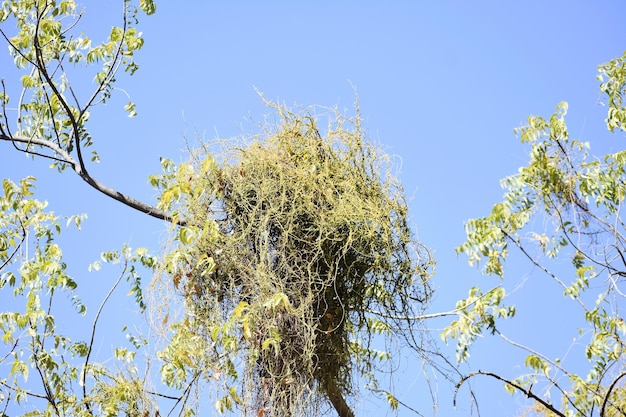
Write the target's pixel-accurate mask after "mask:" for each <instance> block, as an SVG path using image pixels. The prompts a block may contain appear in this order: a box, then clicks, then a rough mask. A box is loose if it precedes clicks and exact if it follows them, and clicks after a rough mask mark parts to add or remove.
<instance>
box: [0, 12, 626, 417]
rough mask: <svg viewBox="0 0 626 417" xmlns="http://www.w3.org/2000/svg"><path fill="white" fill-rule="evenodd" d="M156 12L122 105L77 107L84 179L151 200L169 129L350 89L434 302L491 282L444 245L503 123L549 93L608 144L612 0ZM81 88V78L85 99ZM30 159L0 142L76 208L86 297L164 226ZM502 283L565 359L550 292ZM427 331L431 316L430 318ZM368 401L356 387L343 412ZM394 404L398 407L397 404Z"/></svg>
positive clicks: (543, 107)
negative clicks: (389, 160)
mask: <svg viewBox="0 0 626 417" xmlns="http://www.w3.org/2000/svg"><path fill="white" fill-rule="evenodd" d="M85 3H86V14H85V18H84V19H85V20H84V23H85V24H86V25H87V30H88V31H89V32H90V33H92V30H96V31H100V32H97V33H104V32H106V28H108V27H110V26H111V25H112V24H113V23H114V22H119V15H120V13H119V11H120V10H121V5H117V3H118V2H116V1H107V2H100V1H95V0H86V1H85ZM111 4H116V6H115V7H111V6H110V5H111ZM157 6H158V9H157V13H156V14H155V15H154V16H151V17H145V16H144V17H141V18H140V19H141V21H140V26H139V27H140V30H142V31H143V33H144V37H145V40H146V44H145V47H144V48H143V50H142V51H141V52H140V54H139V56H138V62H139V64H140V66H141V68H140V70H139V72H137V74H136V75H135V76H134V77H132V78H130V79H129V78H128V77H126V76H120V77H119V80H120V82H119V83H118V87H120V88H123V89H124V90H125V92H127V93H128V94H130V96H131V97H132V99H133V100H134V101H135V102H136V105H137V111H138V116H137V117H136V118H135V119H128V118H126V116H125V114H124V112H123V110H122V106H123V104H124V103H126V101H127V98H126V96H125V95H124V93H122V92H119V93H117V94H116V95H115V97H114V99H113V100H112V101H111V102H110V103H109V105H108V106H107V107H99V108H96V109H95V110H94V111H93V112H92V119H91V122H90V127H91V129H92V135H93V137H94V142H95V149H97V150H98V152H99V153H100V155H101V158H102V162H101V163H100V164H99V165H97V166H94V167H92V168H91V171H92V174H93V175H94V176H95V177H96V178H98V179H99V180H101V181H103V182H104V183H106V184H108V185H110V186H112V187H114V188H117V189H119V190H120V191H122V192H125V193H128V194H130V195H132V196H134V197H136V198H138V199H140V200H144V201H147V202H153V203H154V202H155V195H156V193H155V192H154V191H153V190H152V189H151V188H150V186H149V185H148V182H147V178H148V175H150V174H153V173H157V172H159V170H160V166H159V157H167V158H171V159H173V160H174V161H177V162H178V161H182V160H184V159H185V158H186V151H185V148H186V144H185V140H184V138H185V137H187V138H188V139H190V140H191V143H192V144H193V141H194V140H195V139H194V138H195V137H196V136H197V135H199V136H201V137H205V138H214V137H218V136H219V137H231V136H234V135H238V134H240V133H242V132H245V133H254V121H258V120H262V119H263V117H264V115H266V114H268V113H269V109H268V108H266V107H264V105H263V103H262V102H261V99H260V98H259V97H258V95H257V93H256V92H255V88H256V89H258V90H259V91H261V92H262V93H263V94H264V95H265V97H266V98H268V99H272V100H279V101H281V102H284V103H286V104H287V105H303V106H308V105H321V106H335V105H336V106H338V107H339V108H341V109H344V108H345V109H347V110H348V112H350V111H351V109H352V104H353V102H354V99H355V94H354V91H355V90H356V91H357V92H358V95H359V101H360V107H361V112H362V116H363V117H364V120H365V129H366V130H367V131H368V133H369V136H370V137H371V139H372V140H374V141H376V142H377V143H379V144H381V145H383V146H384V147H385V148H386V149H387V150H388V152H389V153H391V154H392V155H394V156H395V158H396V160H397V161H398V162H399V163H401V171H400V175H399V176H400V179H401V181H402V183H403V184H404V187H405V190H406V192H407V194H408V195H409V197H410V207H411V219H412V224H413V225H414V227H415V230H416V233H417V236H418V237H419V239H420V240H421V241H423V242H424V243H425V244H426V245H427V246H428V247H430V248H432V249H433V250H434V251H435V255H436V258H437V262H438V264H437V275H436V276H435V278H434V281H433V283H434V286H435V287H436V288H437V290H438V292H437V296H436V300H435V302H434V303H433V307H432V311H433V312H435V311H446V310H450V309H452V308H453V307H454V303H455V301H456V300H458V299H460V298H462V297H464V296H465V295H466V293H467V291H468V289H469V288H470V287H471V286H472V285H476V284H480V285H481V286H482V287H483V288H490V287H492V286H495V285H497V282H496V281H495V280H494V279H493V278H491V279H490V278H486V277H483V276H481V275H480V273H479V272H478V271H477V270H475V269H471V268H469V267H467V264H466V259H465V258H464V257H457V256H456V255H455V253H454V248H455V247H456V246H457V245H459V244H460V243H462V242H463V239H464V229H463V225H464V221H465V220H467V219H468V218H471V217H477V216H481V215H485V214H487V213H488V210H489V209H490V208H491V205H492V204H493V203H495V202H497V201H498V199H499V198H500V197H501V195H502V190H501V189H500V187H499V183H498V181H499V179H500V178H502V177H504V176H507V175H510V174H513V173H515V172H516V171H517V168H518V167H519V166H521V165H524V164H525V163H526V161H527V155H526V151H527V149H525V148H524V147H523V146H522V145H520V143H519V141H518V140H517V139H516V137H515V136H514V135H513V128H514V127H517V126H520V125H521V124H522V123H523V122H524V121H525V119H526V117H527V116H529V115H531V114H537V115H543V116H546V117H549V115H550V114H551V112H552V111H553V110H554V108H555V107H556V105H557V104H558V103H559V101H561V100H565V101H568V102H569V113H568V117H567V120H568V122H569V127H570V132H571V135H572V136H573V137H574V138H577V139H581V140H587V141H590V142H591V145H592V152H594V151H595V152H597V153H598V154H601V153H603V152H606V151H608V150H613V151H615V150H618V149H623V147H624V146H623V142H621V141H622V140H623V138H622V137H617V136H610V135H609V134H608V133H607V131H606V128H605V126H604V123H603V120H604V118H605V112H606V108H605V107H602V106H601V105H600V101H601V97H600V96H599V92H598V91H599V90H598V82H597V81H596V79H595V76H596V66H597V65H598V64H600V63H602V62H605V61H608V60H609V59H611V58H614V57H617V56H619V55H621V54H622V52H623V51H624V49H626V25H624V16H626V3H624V2H623V1H621V0H611V1H608V0H607V1H595V2H591V1H582V0H580V1H579V0H574V1H572V0H570V1H561V0H559V1H543V0H528V1H473V2H466V1H440V2H435V1H432V2H427V1H388V2H383V1H378V2H376V1H327V0H317V1H199V0H193V1H192V0H179V1H160V2H157ZM116 19H117V20H116ZM94 37H95V38H96V39H97V36H94ZM3 50H4V49H3ZM13 75H14V71H13V70H12V69H11V59H10V57H9V56H8V54H6V53H4V55H0V77H3V78H5V82H7V83H9V85H11V84H10V83H15V78H14V77H13ZM12 77H13V78H12ZM90 79H91V75H89V76H87V77H85V80H87V81H89V80H90ZM13 85H15V84H13ZM89 86H90V84H88V82H87V83H83V84H82V87H83V88H84V89H83V91H84V92H85V94H87V91H88V88H89ZM14 96H16V95H15V94H14ZM47 165H48V162H46V161H42V160H36V161H35V162H31V161H30V160H28V159H26V158H24V157H23V156H22V155H20V154H18V153H16V152H14V150H13V148H12V147H11V146H10V144H8V143H0V178H5V177H9V178H12V179H16V180H17V179H19V178H21V177H23V176H24V175H28V174H30V175H35V176H36V177H37V178H38V179H39V181H38V196H39V198H42V199H47V200H48V201H49V203H50V207H51V208H52V209H53V210H54V211H56V212H57V213H59V214H64V215H70V214H75V213H83V212H84V213H87V214H88V219H87V221H86V223H85V225H84V230H83V231H82V232H80V233H70V234H68V235H67V240H64V242H65V244H66V246H65V248H64V249H65V252H66V253H67V256H68V262H69V263H70V268H71V270H72V271H74V273H75V274H76V276H77V278H78V279H79V280H80V283H81V284H82V288H83V291H89V292H90V293H91V294H92V295H93V296H95V297H94V300H98V299H100V298H101V297H100V296H101V295H102V292H103V291H104V290H105V289H106V288H108V285H110V283H112V282H113V280H114V278H115V270H110V271H108V272H101V273H99V275H97V274H94V273H91V274H90V273H87V272H86V267H87V265H88V264H89V263H90V262H91V261H93V260H95V259H97V257H98V254H99V253H100V252H101V251H104V250H110V249H115V248H119V247H120V246H121V244H122V243H123V242H128V243H129V244H130V245H131V246H133V247H139V246H146V247H149V248H150V249H152V250H154V251H155V252H159V251H160V245H161V242H162V240H163V239H164V237H165V236H166V230H167V226H166V225H164V224H163V223H162V222H160V221H157V220H154V219H151V218H148V217H147V216H145V215H143V214H141V213H139V212H134V211H132V210H131V209H129V208H127V207H124V206H121V205H120V204H119V203H117V202H115V201H112V200H110V199H108V198H107V197H105V196H104V195H101V194H99V193H98V192H96V191H95V190H93V189H91V188H89V187H88V186H87V184H85V183H82V181H81V180H80V179H78V178H77V177H76V176H75V175H73V174H72V173H71V172H67V173H65V174H63V175H59V174H57V173H56V172H54V171H52V170H47V169H46V168H45V167H46V166H47ZM509 279H510V281H509V282H507V283H506V286H507V287H508V288H510V289H513V288H517V287H520V288H519V289H518V290H517V292H516V293H515V295H514V298H515V300H516V302H517V303H519V307H518V311H519V316H518V317H517V318H516V319H515V320H514V321H513V322H512V323H511V324H510V325H509V326H508V327H507V328H506V329H505V330H507V331H508V332H509V334H511V335H512V336H515V337H516V338H518V339H519V340H521V341H523V342H524V343H525V344H528V345H531V346H533V347H535V348H537V349H539V350H547V351H548V352H551V353H553V354H554V355H557V356H558V355H565V353H566V352H567V350H568V348H569V347H570V345H571V344H572V340H571V337H572V335H574V334H575V333H572V332H571V328H572V326H574V328H575V325H573V324H571V323H568V317H569V315H568V312H567V310H563V309H562V307H561V306H560V305H558V304H554V303H553V302H552V300H553V298H551V297H559V296H560V289H558V288H556V287H555V286H554V285H553V283H552V282H551V281H549V280H548V279H547V278H546V277H544V276H542V275H541V274H540V273H538V272H536V271H533V269H532V268H531V267H530V266H528V265H525V264H519V266H517V264H516V269H515V270H513V271H511V274H510V275H509ZM490 280H491V281H490ZM123 292H124V291H121V293H122V296H123ZM548 300H550V301H548ZM109 307H110V308H109V309H108V310H107V311H105V313H107V314H110V317H111V319H110V322H109V326H110V327H107V329H108V330H107V331H106V332H105V333H107V334H105V335H104V336H103V337H104V338H103V339H100V342H99V343H100V344H99V347H100V349H101V350H102V352H105V353H104V354H106V349H107V348H108V346H109V342H108V339H107V338H108V337H113V336H111V335H112V334H113V333H116V334H117V333H119V327H121V326H118V325H117V324H116V323H117V321H115V320H122V319H123V318H125V317H126V316H127V315H128V313H127V309H128V308H132V306H131V303H130V301H128V300H126V299H124V298H123V297H120V298H119V299H116V301H115V304H113V305H112V306H109ZM444 324H445V322H444V321H437V322H436V323H433V328H437V327H441V326H443V325H444ZM568 325H569V327H568ZM116 326H118V327H116ZM565 330H570V332H569V333H566V332H565ZM109 332H110V333H109ZM450 352H452V350H450ZM521 358H522V356H521V355H517V354H513V353H509V352H508V351H506V350H503V345H502V344H501V343H499V342H497V341H496V340H495V339H493V338H485V339H483V340H480V341H479V342H478V343H477V344H476V346H475V347H474V349H473V350H472V357H471V369H474V370H476V369H483V370H489V371H496V372H501V373H502V374H503V375H505V376H509V377H514V376H516V375H519V374H520V372H521V365H522V364H523V362H522V359H521ZM416 369H417V365H415V368H412V367H411V366H410V362H407V366H406V367H405V370H403V371H402V372H401V374H402V375H400V377H399V380H398V382H397V384H396V388H397V394H398V396H399V398H400V399H401V400H402V401H403V402H406V403H407V404H409V405H411V406H412V407H414V408H417V409H419V410H420V411H423V412H424V413H425V414H426V415H429V413H430V409H429V406H428V404H429V402H430V401H431V400H430V397H429V395H428V393H427V392H426V391H425V390H424V387H423V385H422V384H421V383H420V379H421V378H422V376H421V375H420V374H419V373H418V372H417V371H416ZM440 388H441V390H442V394H441V398H440V404H439V415H442V416H448V415H459V416H465V415H468V414H469V407H468V406H467V405H466V404H467V400H468V397H467V392H466V391H462V392H461V395H460V397H459V401H460V402H461V404H460V405H459V407H458V408H457V410H456V412H455V411H454V410H453V408H452V404H451V397H450V395H449V393H450V391H451V389H450V388H449V387H447V386H445V384H443V383H442V384H441V385H440ZM475 389H476V395H477V398H478V400H479V403H480V405H481V412H482V415H483V416H494V417H496V416H515V415H518V414H519V413H520V410H521V408H522V407H523V404H524V401H523V399H522V398H521V397H520V396H513V397H511V396H509V395H507V394H505V393H504V390H503V389H502V386H501V384H496V383H494V382H491V381H489V380H486V379H482V380H476V381H475ZM383 410H384V409H380V408H378V404H376V403H373V402H372V401H370V400H369V399H367V398H364V399H363V400H362V402H361V404H360V406H359V408H358V413H357V414H358V415H363V416H365V415H368V416H376V415H382V412H383ZM399 414H400V416H408V415H412V414H411V413H410V412H409V411H408V410H405V409H402V408H401V409H400V413H399Z"/></svg>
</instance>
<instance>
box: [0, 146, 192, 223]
mask: <svg viewBox="0 0 626 417" xmlns="http://www.w3.org/2000/svg"><path fill="white" fill-rule="evenodd" d="M0 140H6V141H11V142H20V143H26V144H35V145H39V146H43V147H45V148H48V149H50V150H52V151H54V152H55V153H57V154H58V155H60V156H61V161H62V162H65V163H67V164H69V165H70V166H71V167H72V169H74V171H75V172H76V173H77V174H78V175H79V176H80V177H81V178H82V179H83V180H84V181H85V182H86V183H87V184H89V185H91V186H92V187H93V188H95V189H96V190H98V191H100V192H101V193H103V194H104V195H106V196H108V197H111V198H113V199H114V200H117V201H119V202H120V203H122V204H125V205H127V206H129V207H132V208H134V209H135V210H139V211H141V212H142V213H146V214H147V215H149V216H151V217H154V218H157V219H160V220H165V221H168V222H170V223H176V224H177V225H179V226H185V225H186V224H187V220H186V219H185V218H183V217H178V216H174V215H172V214H170V213H167V212H165V211H163V210H161V209H158V208H156V207H153V206H151V205H149V204H145V203H142V202H141V201H139V200H136V199H134V198H133V197H130V196H127V195H126V194H123V193H121V192H119V191H117V190H115V189H113V188H111V187H109V186H107V185H105V184H103V183H101V182H100V181H98V180H96V179H95V178H93V177H91V176H90V175H89V174H88V173H87V172H85V171H83V170H82V169H81V167H80V164H79V163H78V162H76V160H75V159H74V158H73V157H72V156H71V155H70V154H68V153H67V152H66V151H65V150H63V149H62V148H61V147H59V146H58V145H57V144H55V143H54V142H51V141H49V140H46V139H39V138H26V137H22V136H8V135H5V134H0ZM29 153H31V152H30V151H29Z"/></svg>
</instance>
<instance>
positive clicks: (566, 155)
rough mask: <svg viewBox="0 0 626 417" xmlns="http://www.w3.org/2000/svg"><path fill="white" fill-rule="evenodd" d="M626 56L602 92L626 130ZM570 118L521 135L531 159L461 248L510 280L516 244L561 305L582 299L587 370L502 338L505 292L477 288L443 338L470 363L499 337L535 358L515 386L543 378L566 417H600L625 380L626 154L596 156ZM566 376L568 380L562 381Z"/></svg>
mask: <svg viewBox="0 0 626 417" xmlns="http://www.w3.org/2000/svg"><path fill="white" fill-rule="evenodd" d="M625 56H626V55H625ZM625 56H622V57H621V58H617V59H614V60H612V61H610V62H608V63H606V64H602V65H601V66H600V67H599V72H600V75H599V76H598V79H599V80H600V81H601V86H600V90H601V92H602V93H604V94H605V95H606V96H607V97H608V100H609V103H608V106H609V108H608V117H607V119H606V123H607V126H608V128H609V130H610V131H612V132H613V131H615V130H616V129H619V130H624V126H625V125H624V122H625V121H626V111H625V110H624V105H623V95H624V86H625V85H626V65H624V59H625V58H624V57H625ZM566 113H567V103H560V104H559V105H558V106H557V108H556V111H555V113H554V114H553V115H552V116H550V118H549V119H544V118H543V117H540V116H531V117H529V118H528V120H527V123H526V124H525V125H524V126H522V127H520V128H518V129H516V130H515V132H516V134H518V136H519V138H520V140H521V141H522V143H524V144H527V145H528V146H530V149H529V156H530V158H529V162H528V164H527V165H526V166H523V167H521V168H520V169H519V171H518V173H517V174H515V175H512V176H510V177H507V178H505V179H504V180H503V181H502V182H501V184H502V186H503V188H505V194H504V198H503V201H502V202H499V203H496V204H495V205H494V206H493V209H492V211H491V213H490V214H489V215H488V216H485V217H482V218H478V219H472V220H470V221H468V223H467V225H466V232H467V241H466V242H464V243H463V244H462V245H461V246H459V248H457V252H462V253H465V254H467V255H468V257H469V263H470V264H476V263H478V262H482V263H483V265H484V271H485V272H486V273H487V274H496V275H498V276H500V277H501V278H505V271H504V265H505V261H506V260H507V255H508V252H507V249H509V248H510V247H515V248H517V249H518V250H519V251H520V253H521V254H522V255H523V256H524V257H525V258H526V259H527V260H528V261H530V262H531V264H533V265H535V266H536V267H538V268H539V269H540V270H541V271H543V272H545V274H546V276H547V277H549V278H551V279H552V280H553V281H555V282H556V283H557V284H558V285H560V286H561V287H562V288H563V295H564V296H565V299H564V300H558V301H559V302H563V301H565V302H568V301H569V300H571V301H573V302H574V304H575V306H577V307H578V308H580V311H581V317H583V318H584V321H583V323H584V322H586V323H587V325H586V326H583V327H582V328H581V329H580V335H577V337H576V339H575V340H576V341H577V342H578V341H579V340H585V348H584V361H585V362H586V361H588V363H589V370H588V372H587V374H586V375H585V374H581V373H580V370H578V369H577V370H576V371H575V372H571V371H569V370H567V369H565V368H564V367H563V363H562V362H561V361H560V360H559V359H555V360H550V359H549V358H548V357H547V356H543V355H541V354H540V353H537V352H535V351H533V350H532V349H531V348H530V347H525V346H523V345H521V344H519V343H517V342H513V341H511V340H510V339H507V338H506V336H504V335H502V334H501V333H499V331H498V328H497V326H498V324H497V323H498V319H499V318H500V317H502V318H503V317H510V316H511V315H512V314H511V313H513V312H514V310H508V309H507V308H506V307H503V306H502V304H501V302H502V300H503V296H504V293H503V292H502V294H501V296H500V295H497V296H496V297H491V296H488V294H484V295H483V294H482V293H481V292H480V291H479V290H477V289H475V288H473V289H472V291H471V292H470V297H469V298H467V299H465V300H461V301H460V302H459V303H458V304H457V311H458V314H459V319H458V320H455V321H454V322H453V323H452V324H451V325H450V326H448V327H447V328H446V329H445V330H444V332H443V333H442V337H443V338H444V339H448V338H454V339H456V340H457V358H458V359H461V360H463V359H465V358H466V357H467V351H468V349H469V347H470V346H471V344H472V342H473V341H474V340H475V339H476V338H477V337H479V336H482V335H483V334H485V332H487V331H491V332H494V331H495V332H497V333H499V334H500V335H502V337H503V338H504V339H505V340H506V341H508V342H509V343H511V344H513V345H514V346H516V347H517V348H521V349H523V350H525V351H526V352H530V353H531V354H530V355H527V357H526V360H525V363H524V364H525V366H526V367H528V368H530V370H531V374H530V375H524V376H522V377H520V378H518V379H515V380H514V381H515V382H514V383H513V382H512V381H509V382H511V383H509V384H507V385H506V388H507V390H509V391H516V390H519V389H522V390H526V389H527V390H530V389H531V388H532V384H533V383H536V382H537V381H538V380H539V379H541V378H543V379H544V380H547V381H548V382H549V385H550V386H554V387H556V389H557V390H558V392H559V394H560V395H562V402H563V413H562V414H561V415H568V416H569V415H595V414H593V413H594V411H593V410H594V407H599V406H600V405H602V404H604V405H606V404H612V405H609V408H610V407H615V405H614V403H611V401H609V398H608V397H607V396H606V393H605V388H604V387H605V386H606V385H608V384H610V383H609V382H607V375H608V374H609V373H611V372H616V373H617V374H618V375H623V374H622V372H623V371H624V369H626V350H625V349H624V346H625V345H626V343H625V340H624V336H625V330H626V326H625V325H624V321H623V319H622V317H620V311H621V307H622V304H623V301H624V297H625V295H624V291H623V288H622V287H623V282H624V278H623V277H624V276H626V259H625V257H624V253H626V233H625V232H626V230H624V229H625V227H624V221H623V218H622V216H621V210H622V208H623V204H624V198H625V196H626V171H625V169H624V164H625V160H626V154H625V153H624V152H623V151H620V152H617V153H611V154H607V155H606V156H604V157H590V156H589V154H588V150H589V149H590V146H589V144H588V143H584V142H580V141H578V140H574V139H572V138H570V135H569V132H568V129H567V125H566V123H565V115H566ZM538 225H541V227H538ZM563 256H565V257H568V258H569V261H570V262H569V266H570V268H569V269H568V268H567V267H564V266H563V264H562V263H558V260H559V258H562V257H563ZM566 265H568V264H566ZM556 271H558V273H557V272H556ZM506 276H508V275H506ZM568 299H569V300H568ZM594 303H595V304H594ZM546 319H549V317H546ZM562 374H566V375H568V379H567V380H562V379H557V378H558V376H559V375H562ZM492 376H493V375H492ZM514 384H518V385H517V387H516V386H514ZM524 387H526V388H524ZM524 392H525V393H527V392H526V391H524ZM547 392H548V393H549V392H550V391H547ZM618 392H619V393H622V392H623V389H622V388H619V389H617V390H616V392H614V393H613V397H614V398H617V397H619V395H620V394H619V393H618ZM545 406H546V404H543V405H542V407H544V408H545ZM541 409H542V410H543V408H541ZM614 409H615V410H616V409H617V408H614ZM603 415H614V414H603ZM615 415H617V414H615Z"/></svg>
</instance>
